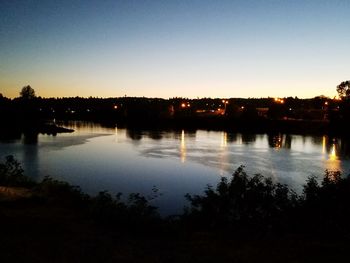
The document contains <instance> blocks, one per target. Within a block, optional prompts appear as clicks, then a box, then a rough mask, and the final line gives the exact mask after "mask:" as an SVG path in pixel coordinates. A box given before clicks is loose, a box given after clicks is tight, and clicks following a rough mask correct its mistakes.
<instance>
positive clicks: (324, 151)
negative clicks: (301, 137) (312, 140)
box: [322, 136, 327, 154]
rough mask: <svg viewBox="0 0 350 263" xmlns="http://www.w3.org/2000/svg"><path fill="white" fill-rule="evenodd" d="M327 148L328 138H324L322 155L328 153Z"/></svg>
mask: <svg viewBox="0 0 350 263" xmlns="http://www.w3.org/2000/svg"><path fill="white" fill-rule="evenodd" d="M326 146H327V137H326V136H323V137H322V154H325V153H326V150H327V149H326Z"/></svg>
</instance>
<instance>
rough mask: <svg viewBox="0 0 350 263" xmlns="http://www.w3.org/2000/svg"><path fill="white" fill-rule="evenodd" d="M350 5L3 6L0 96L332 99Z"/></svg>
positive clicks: (88, 1) (345, 47) (347, 40)
mask: <svg viewBox="0 0 350 263" xmlns="http://www.w3.org/2000/svg"><path fill="white" fill-rule="evenodd" d="M349 14H350V1H348V0H329V1H324V0H314V1H313V0H300V1H299V0H291V1H287V0H279V1H277V0H255V1H253V0H230V1H225V0H213V1H212V0H198V1H197V0H193V1H191V0H183V1H182V0H181V1H177V0H171V1H166V0H161V1H157V0H144V1H142V0H139V1H135V0H119V1H118V0H96V1H92V0H80V1H79V0H59V1H58V0H57V1H54V0H47V1H44V0H22V1H19V0H0V93H2V94H3V95H4V96H7V97H16V96H18V92H19V90H20V89H21V88H22V87H23V86H24V85H27V84H29V85H31V86H32V87H33V88H34V89H35V91H36V93H37V95H40V96H43V97H62V96H84V97H88V96H94V97H118V96H124V95H127V96H147V97H163V98H169V97H174V96H182V97H190V98H196V97H200V98H202V97H227V98H228V97H267V96H271V97H274V96H281V97H284V96H298V97H301V98H307V97H314V96H318V95H321V94H323V95H326V96H332V97H333V96H335V95H336V91H335V88H336V85H338V84H339V83H340V82H341V81H344V80H347V79H350V63H349V61H350V15H349Z"/></svg>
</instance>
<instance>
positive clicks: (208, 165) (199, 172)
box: [0, 122, 350, 215]
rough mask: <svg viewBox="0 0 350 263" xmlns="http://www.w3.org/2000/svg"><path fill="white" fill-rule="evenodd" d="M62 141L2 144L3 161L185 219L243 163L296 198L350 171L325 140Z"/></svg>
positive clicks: (65, 137) (183, 134)
mask: <svg viewBox="0 0 350 263" xmlns="http://www.w3.org/2000/svg"><path fill="white" fill-rule="evenodd" d="M64 126H65V127H68V128H72V129H74V130H75V132H74V133H70V134H58V135H57V136H50V135H41V134H39V135H38V137H34V138H26V137H25V136H22V137H21V138H18V139H13V140H1V141H0V157H1V158H2V160H3V157H5V156H6V155H14V156H15V157H16V158H17V159H18V160H19V161H20V162H21V163H22V165H23V168H24V170H25V173H26V174H27V175H30V176H31V177H33V178H35V179H39V180H40V179H41V178H43V177H44V176H46V175H50V176H52V177H54V178H56V179H59V180H64V181H67V182H69V183H71V184H74V185H79V186H81V188H82V189H83V191H85V192H87V193H89V194H96V193H97V192H99V191H102V190H108V191H109V192H110V193H113V194H115V193H118V192H122V193H124V194H128V193H131V192H139V193H142V194H144V195H145V196H149V197H150V196H152V189H153V188H154V187H156V188H157V189H159V192H160V193H161V194H162V195H161V196H159V197H158V198H156V199H155V200H153V201H152V204H154V205H156V206H158V207H159V210H160V212H161V214H163V215H169V214H175V213H181V212H182V209H183V207H184V205H185V204H186V201H185V198H184V195H185V194H186V193H191V194H200V193H202V192H203V190H204V189H205V187H206V185H207V184H210V185H214V186H215V185H216V183H217V182H218V181H219V180H220V177H222V176H230V175H231V174H232V173H233V171H234V170H235V169H236V168H237V167H238V166H240V165H244V166H245V167H246V168H245V169H246V171H247V172H248V173H250V174H255V173H261V174H262V175H264V176H269V177H272V178H273V180H274V181H278V182H281V183H286V184H288V185H289V186H291V187H292V188H293V189H294V190H296V191H297V192H300V191H301V187H302V184H304V183H305V180H306V179H307V177H308V176H310V175H316V176H318V177H319V178H322V175H323V173H324V171H325V170H326V169H329V170H341V171H343V172H344V173H345V174H348V173H349V171H350V160H349V153H350V149H349V142H348V141H347V140H345V139H341V138H329V137H327V136H300V135H289V134H237V133H228V132H224V131H206V130H197V131H187V130H178V131H173V130H168V131H142V130H128V129H121V128H117V127H113V128H105V127H102V126H101V125H99V124H94V123H84V122H71V123H65V125H64Z"/></svg>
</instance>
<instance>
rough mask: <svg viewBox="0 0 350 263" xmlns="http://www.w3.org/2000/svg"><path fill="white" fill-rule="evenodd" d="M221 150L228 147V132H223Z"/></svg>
mask: <svg viewBox="0 0 350 263" xmlns="http://www.w3.org/2000/svg"><path fill="white" fill-rule="evenodd" d="M220 146H221V148H224V147H227V132H221V145H220Z"/></svg>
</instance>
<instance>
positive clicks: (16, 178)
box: [0, 155, 35, 186]
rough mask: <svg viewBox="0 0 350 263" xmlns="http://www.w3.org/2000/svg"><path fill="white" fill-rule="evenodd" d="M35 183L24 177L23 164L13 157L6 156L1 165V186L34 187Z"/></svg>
mask: <svg viewBox="0 0 350 263" xmlns="http://www.w3.org/2000/svg"><path fill="white" fill-rule="evenodd" d="M34 184H35V183H34V181H33V180H31V179H30V178H29V177H27V176H25V175H24V171H23V169H22V166H21V164H20V163H19V162H18V161H17V160H16V159H15V158H14V157H13V156H12V155H9V156H6V157H5V162H4V163H0V185H3V186H33V185H34Z"/></svg>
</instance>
